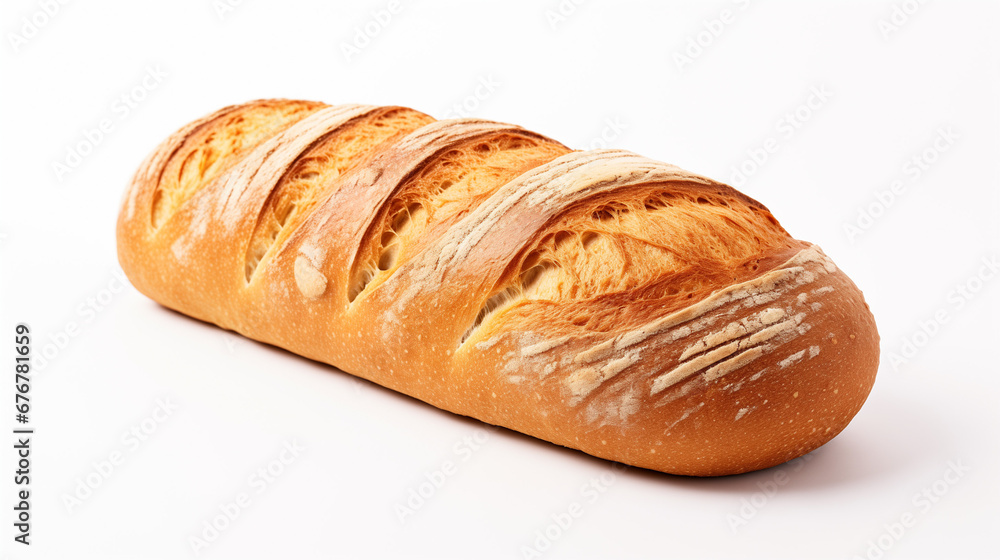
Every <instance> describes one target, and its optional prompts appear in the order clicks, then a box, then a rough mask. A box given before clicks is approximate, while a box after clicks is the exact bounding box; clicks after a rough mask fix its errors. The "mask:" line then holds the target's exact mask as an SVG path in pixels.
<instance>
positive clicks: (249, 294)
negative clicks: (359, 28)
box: [118, 100, 879, 476]
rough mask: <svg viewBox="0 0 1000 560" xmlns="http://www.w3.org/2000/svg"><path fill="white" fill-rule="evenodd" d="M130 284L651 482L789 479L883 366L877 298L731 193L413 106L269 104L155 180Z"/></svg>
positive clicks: (135, 235)
mask: <svg viewBox="0 0 1000 560" xmlns="http://www.w3.org/2000/svg"><path fill="white" fill-rule="evenodd" d="M118 248H119V259H120V261H121V264H122V267H123V269H124V271H125V272H126V274H127V275H128V277H129V279H130V280H131V281H132V282H133V284H134V285H135V287H136V288H137V289H139V290H140V291H141V292H143V293H144V294H146V295H147V296H149V297H150V298H152V299H154V300H156V301H157V302H159V303H161V304H162V305H164V306H166V307H169V308H172V309H175V310H177V311H180V312H182V313H185V314H188V315H190V316H192V317H195V318H198V319H201V320H204V321H208V322H211V323H215V324H217V325H219V326H221V327H223V328H226V329H231V330H234V331H236V332H239V333H242V334H243V335H245V336H247V337H249V338H252V339H255V340H259V341H262V342H266V343H269V344H273V345H276V346H279V347H282V348H285V349H288V350H290V351H292V352H295V353H298V354H300V355H303V356H306V357H308V358H311V359H314V360H318V361H322V362H326V363H328V364H332V365H334V366H336V367H338V368H340V369H342V370H343V371H346V372H349V373H351V374H354V375H358V376H360V377H364V378H366V379H369V380H371V381H374V382H376V383H379V384H381V385H383V386H386V387H389V388H391V389H394V390H397V391H400V392H402V393H405V394H408V395H411V396H414V397H416V398H419V399H421V400H424V401H426V402H428V403H430V404H432V405H435V406H437V407H440V408H443V409H445V410H449V411H452V412H455V413H457V414H462V415H467V416H472V417H475V418H478V419H480V420H483V421H484V422H488V423H491V424H496V425H501V426H505V427H507V428H510V429H513V430H517V431H520V432H523V433H526V434H529V435H532V436H535V437H538V438H540V439H544V440H547V441H551V442H553V443H556V444H560V445H564V446H568V447H572V448H575V449H579V450H582V451H584V452H586V453H589V454H592V455H596V456H598V457H603V458H605V459H609V460H612V461H619V462H623V463H627V464H630V465H635V466H640V467H645V468H650V469H655V470H660V471H664V472H668V473H674V474H687V475H698V476H709V475H723V474H734V473H740V472H746V471H751V470H756V469H761V468H766V467H769V466H773V465H776V464H779V463H782V462H785V461H788V460H790V459H793V458H795V457H798V456H800V455H803V454H805V453H808V452H809V451H811V450H813V449H815V448H817V447H819V446H820V445H822V444H824V443H826V442H827V441H829V440H830V439H831V438H833V437H834V436H835V435H837V434H838V433H839V432H840V431H841V430H843V429H844V428H845V427H846V426H847V424H848V423H849V422H850V420H851V419H852V418H853V417H854V415H855V414H856V413H857V411H858V410H859V409H860V407H861V405H862V404H863V403H864V401H865V399H866V398H867V395H868V393H869V392H870V390H871V387H872V384H873V383H874V378H875V372H876V370H877V369H878V357H879V356H878V333H877V330H876V328H875V323H874V319H873V318H872V316H871V313H870V311H869V310H868V306H867V304H865V302H864V299H863V297H862V295H861V292H860V290H858V288H857V287H856V286H855V285H854V284H853V283H852V282H851V280H850V279H849V278H848V277H847V276H846V275H844V273H843V272H842V271H840V270H839V269H838V268H837V266H836V265H835V264H834V263H833V262H832V261H831V260H830V259H829V258H828V257H827V256H826V255H825V254H824V253H823V252H822V251H821V250H820V249H819V247H817V246H816V245H813V244H810V243H807V242H803V241H798V240H795V239H793V238H792V237H791V236H790V235H789V234H788V233H787V232H786V231H785V230H784V229H783V228H782V227H781V226H780V225H779V223H778V221H777V220H776V219H775V218H774V217H773V216H772V215H771V213H770V212H769V211H768V210H767V208H765V207H764V206H763V205H762V204H760V203H759V202H757V201H755V200H753V199H751V198H749V197H747V196H745V195H743V194H742V193H740V192H738V191H736V190H734V189H732V188H731V187H729V186H726V185H724V184H721V183H718V182H716V181H713V180H711V179H708V178H705V177H701V176H699V175H695V174H693V173H690V172H687V171H684V170H683V169H680V168H678V167H676V166H673V165H669V164H666V163H661V162H657V161H654V160H650V159H647V158H644V157H641V156H638V155H636V154H633V153H630V152H627V151H623V150H590V151H573V150H570V149H569V148H567V147H566V146H563V145H562V144H560V143H558V142H556V141H554V140H551V139H549V138H546V137H544V136H541V135H539V134H536V133H533V132H530V131H527V130H525V129H523V128H520V127H517V126H514V125H508V124H501V123H495V122H489V121H483V120H474V119H456V120H442V121H437V120H434V119H433V118H431V117H429V116H427V115H425V114H423V113H420V112H417V111H414V110H412V109H407V108H404V107H375V106H367V105H339V106H329V105H325V104H322V103H316V102H308V101H292V100H261V101H254V102H250V103H246V104H243V105H237V106H231V107H227V108H224V109H221V110H220V111H217V112H216V113H213V114H211V115H209V116H207V117H204V118H202V119H200V120H197V121H195V122H193V123H191V124H189V125H187V126H185V127H184V128H182V129H181V130H179V131H178V132H176V133H175V134H173V135H172V136H171V137H169V138H168V139H167V140H165V141H164V142H163V143H162V144H161V145H160V146H159V147H158V148H157V149H156V150H155V151H154V152H153V153H152V154H151V155H150V156H149V157H148V158H147V160H146V161H145V162H144V163H143V164H142V166H141V167H140V168H139V170H138V172H137V173H136V175H135V177H134V179H133V181H132V183H131V185H130V186H129V188H128V191H127V192H126V194H125V198H124V200H123V203H122V209H121V212H120V215H119V220H118Z"/></svg>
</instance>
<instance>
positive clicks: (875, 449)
mask: <svg viewBox="0 0 1000 560" xmlns="http://www.w3.org/2000/svg"><path fill="white" fill-rule="evenodd" d="M157 307H159V308H160V309H162V310H165V311H167V312H168V313H169V314H170V315H171V316H173V317H176V318H183V319H185V320H189V321H190V320H194V321H196V322H198V323H200V324H202V325H204V326H205V327H206V328H209V329H212V330H216V331H218V332H224V333H226V334H227V335H228V336H233V337H238V338H239V339H240V340H241V341H245V342H246V343H250V344H254V345H256V346H257V347H258V348H260V349H263V350H266V351H272V352H278V353H281V354H283V355H284V356H286V357H288V358H290V359H292V360H298V361H299V363H300V364H301V365H302V366H304V368H308V369H312V368H315V369H313V371H315V372H316V373H319V374H323V375H326V374H328V373H332V374H334V375H341V376H345V378H348V379H350V380H352V382H354V383H356V384H358V385H357V386H358V388H359V389H361V390H371V391H374V392H375V393H377V394H379V395H380V396H381V397H388V398H391V399H398V400H399V401H400V402H401V403H405V405H406V406H417V407H420V408H422V409H423V410H425V411H427V413H429V414H439V415H442V417H444V418H447V419H448V420H449V421H451V422H457V423H459V424H462V425H465V426H467V427H468V428H469V430H470V431H471V430H474V429H476V428H481V427H483V428H494V429H495V430H494V435H495V436H496V437H500V438H504V439H510V440H514V441H517V442H518V443H520V444H524V445H529V446H537V448H538V449H539V450H540V451H542V452H544V453H552V454H558V455H560V458H561V459H565V460H568V461H575V462H579V463H581V464H589V465H590V466H592V467H593V468H598V469H601V468H611V467H613V466H615V465H616V464H615V463H613V462H612V461H608V460H606V459H601V458H599V457H595V456H592V455H588V454H586V453H584V452H583V451H579V450H576V449H571V448H568V447H563V446H560V445H556V444H553V443H550V442H547V441H544V440H541V439H538V438H535V437H533V436H530V435H526V434H523V433H521V432H517V431H514V430H511V429H508V428H505V427H502V426H491V425H489V424H487V423H485V422H482V421H480V420H477V419H475V418H471V417H468V416H460V415H458V414H455V413H452V412H448V411H446V410H443V409H440V408H437V407H435V406H434V405H431V404H429V403H426V402H424V401H421V400H419V399H417V398H414V397H411V396H409V395H406V394H403V393H400V392H398V391H395V390H393V389H390V388H387V387H384V386H382V385H379V384H377V383H374V382H372V381H368V380H367V379H364V378H361V377H357V376H354V375H351V374H350V373H347V372H344V371H342V370H340V369H338V368H336V367H334V366H331V365H329V364H326V363H323V362H318V361H315V360H311V359H309V358H306V357H303V356H300V355H298V354H295V353H293V352H290V351H288V350H285V349H284V348H280V347H277V346H273V345H270V344H267V343H263V342H259V341H256V340H253V339H249V338H246V337H243V336H242V335H240V334H238V333H235V332H233V331H228V330H224V329H221V328H220V327H218V326H217V325H214V324H212V323H207V322H205V321H201V320H199V319H194V318H192V317H189V316H187V315H184V314H182V313H179V312H177V311H174V310H172V309H170V308H168V307H164V306H162V305H157ZM875 389H876V390H875V392H873V394H872V395H871V396H870V397H869V399H868V402H867V403H866V404H865V406H864V407H863V408H862V410H861V412H860V413H859V414H858V415H857V416H856V417H855V418H854V420H853V421H852V423H851V424H850V425H849V426H848V427H847V428H846V429H845V430H844V432H842V433H841V434H840V435H838V436H837V437H835V438H834V439H833V440H831V441H830V442H828V443H827V444H826V445H824V446H822V447H820V448H819V449H817V450H815V451H812V452H811V453H809V454H807V455H805V456H803V457H800V458H798V459H793V460H791V461H789V462H786V463H783V464H781V465H777V466H774V467H770V468H767V469H763V470H759V471H754V472H750V473H744V474H738V475H728V476H720V477H693V476H681V475H671V474H666V473H662V472H659V471H654V470H649V469H644V468H640V467H632V466H628V467H627V468H624V469H623V468H621V467H622V466H623V465H619V466H616V468H615V473H616V476H620V477H625V478H626V479H629V478H632V479H636V480H641V481H642V482H643V483H646V484H658V485H663V486H665V487H672V488H676V489H684V490H692V491H697V492H709V493H722V494H733V495H745V494H747V493H752V492H756V491H758V490H759V489H760V486H761V485H762V484H767V483H769V482H773V481H777V480H784V482H783V483H781V484H780V485H781V486H782V488H783V490H782V491H783V492H796V491H801V492H813V491H820V490H827V489H830V488H833V487H837V486H839V485H855V484H858V483H870V482H873V481H878V480H883V479H891V478H893V477H895V476H896V475H897V474H898V473H900V472H901V471H902V470H904V469H906V468H908V467H911V466H912V465H913V464H914V463H919V462H921V461H924V460H927V459H928V453H929V450H930V451H936V452H938V455H936V456H935V457H934V460H938V459H939V458H940V457H945V454H946V452H947V450H948V448H949V447H950V446H949V443H950V442H952V441H954V436H953V434H952V433H951V432H950V428H949V426H948V423H947V422H946V421H943V419H940V418H935V417H934V416H933V415H932V414H933V412H932V411H929V410H928V409H927V408H926V407H921V406H918V404H919V403H916V402H913V401H904V400H900V399H899V398H898V397H894V396H892V395H891V394H882V393H880V392H879V391H878V385H876V388H875ZM293 413H294V412H293Z"/></svg>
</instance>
